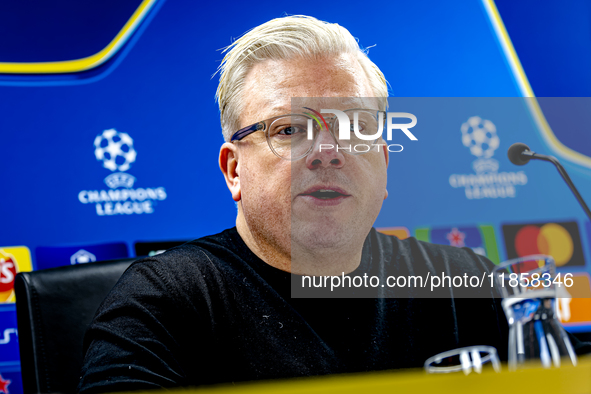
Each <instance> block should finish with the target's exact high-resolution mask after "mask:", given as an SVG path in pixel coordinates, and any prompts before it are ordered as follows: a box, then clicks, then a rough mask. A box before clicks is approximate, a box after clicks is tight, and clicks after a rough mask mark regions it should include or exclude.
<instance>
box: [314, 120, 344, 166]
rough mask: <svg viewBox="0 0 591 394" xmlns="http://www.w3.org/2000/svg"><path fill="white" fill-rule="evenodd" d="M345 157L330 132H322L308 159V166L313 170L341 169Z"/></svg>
mask: <svg viewBox="0 0 591 394" xmlns="http://www.w3.org/2000/svg"><path fill="white" fill-rule="evenodd" d="M343 165H345V155H344V154H343V153H342V152H339V151H338V146H337V142H336V141H335V139H334V138H333V136H332V134H331V133H330V132H329V131H328V130H321V131H319V133H318V137H317V138H316V141H315V142H314V147H313V149H312V152H310V154H309V155H308V156H307V157H306V166H307V167H308V168H309V169H311V170H313V169H316V168H320V167H334V168H341V167H342V166H343Z"/></svg>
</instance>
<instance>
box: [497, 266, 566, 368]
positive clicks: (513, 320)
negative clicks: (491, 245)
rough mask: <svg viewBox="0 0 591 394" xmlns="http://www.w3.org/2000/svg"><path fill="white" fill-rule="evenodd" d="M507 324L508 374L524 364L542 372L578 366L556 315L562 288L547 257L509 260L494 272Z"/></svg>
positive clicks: (554, 267) (554, 268) (562, 284)
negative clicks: (552, 368) (529, 364)
mask: <svg viewBox="0 0 591 394" xmlns="http://www.w3.org/2000/svg"><path fill="white" fill-rule="evenodd" d="M493 275H494V278H495V286H496V288H497V289H498V290H499V292H500V293H501V295H502V296H503V301H502V305H503V310H504V311H505V315H506V317H507V321H508V322H509V349H508V350H509V360H508V362H509V370H515V369H516V368H518V367H520V366H522V365H524V364H526V363H541V365H542V366H543V367H545V368H550V367H551V366H552V365H554V366H555V367H559V366H560V365H561V363H569V364H572V365H577V356H576V354H575V352H574V349H573V347H572V345H571V343H570V340H569V339H568V335H567V334H566V331H565V330H564V328H563V327H562V325H561V324H560V322H559V321H558V318H557V313H556V290H557V287H558V286H565V284H564V283H562V282H561V281H560V280H559V279H560V276H558V277H557V275H556V266H555V264H554V260H553V259H552V257H550V256H545V255H533V256H526V257H521V258H517V259H513V260H508V261H505V262H503V263H501V264H500V265H498V266H497V267H496V268H495V269H494V270H493Z"/></svg>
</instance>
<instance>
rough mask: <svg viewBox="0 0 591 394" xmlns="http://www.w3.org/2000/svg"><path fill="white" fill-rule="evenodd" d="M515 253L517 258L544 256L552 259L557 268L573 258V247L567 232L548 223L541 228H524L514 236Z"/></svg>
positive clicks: (556, 225)
mask: <svg viewBox="0 0 591 394" xmlns="http://www.w3.org/2000/svg"><path fill="white" fill-rule="evenodd" d="M515 251H516V252H517V255H518V256H519V257H523V256H529V255H533V254H545V255H550V256H552V257H553V258H554V261H555V262H556V265H557V266H558V267H560V266H563V265H565V264H566V263H568V262H569V261H570V260H571V258H572V257H573V251H574V245H573V239H572V237H571V236H570V234H569V232H568V231H567V230H566V229H565V228H564V227H562V226H561V225H559V224H556V223H548V224H544V225H543V226H541V227H538V226H533V225H529V226H525V227H523V228H521V229H520V230H519V231H518V232H517V234H516V236H515Z"/></svg>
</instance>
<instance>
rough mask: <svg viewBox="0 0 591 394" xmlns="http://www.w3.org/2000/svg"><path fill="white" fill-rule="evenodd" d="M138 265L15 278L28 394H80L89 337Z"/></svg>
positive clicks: (69, 268) (88, 267) (102, 264)
mask: <svg viewBox="0 0 591 394" xmlns="http://www.w3.org/2000/svg"><path fill="white" fill-rule="evenodd" d="M135 260H137V258H128V259H122V260H111V261H104V262H96V263H89V264H80V265H72V266H66V267H58V268H51V269H46V270H40V271H32V272H21V273H19V274H18V275H17V276H16V279H15V284H14V287H15V293H16V314H17V324H18V334H19V337H18V339H19V348H20V355H21V373H22V377H23V390H24V392H25V394H33V393H54V392H60V393H66V394H67V393H75V392H76V387H77V385H78V381H79V379H80V369H81V367H82V361H83V354H82V340H83V338H84V333H85V332H86V329H87V327H88V326H89V325H90V322H91V321H92V318H93V317H94V314H95V312H96V310H97V309H98V307H99V305H100V304H101V302H102V301H103V299H104V298H105V297H106V296H107V294H108V293H109V292H110V291H111V289H112V288H113V286H114V285H115V283H117V281H118V280H119V278H120V277H121V274H123V272H124V271H125V270H126V269H127V267H129V265H130V264H131V263H132V262H133V261H135Z"/></svg>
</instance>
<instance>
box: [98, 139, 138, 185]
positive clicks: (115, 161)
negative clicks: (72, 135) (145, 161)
mask: <svg viewBox="0 0 591 394" xmlns="http://www.w3.org/2000/svg"><path fill="white" fill-rule="evenodd" d="M94 156H95V157H96V159H97V160H98V161H102V162H103V167H105V168H106V169H108V170H111V171H121V172H115V173H113V174H111V175H109V176H107V177H106V178H105V183H106V184H107V186H109V187H110V188H111V189H115V188H118V187H121V186H124V187H132V186H133V183H134V182H135V178H134V177H133V175H129V174H126V173H124V172H123V171H127V170H129V168H130V167H131V164H132V163H133V162H135V159H136V157H137V152H136V151H135V149H133V139H132V138H131V137H130V136H129V134H127V133H122V132H118V131H117V130H115V129H109V130H105V131H103V132H102V134H99V135H97V136H96V138H95V139H94Z"/></svg>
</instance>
